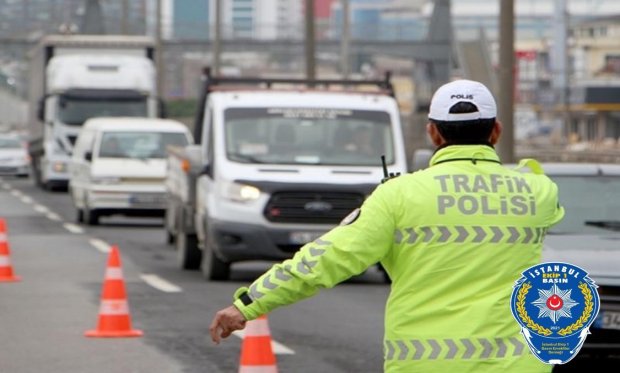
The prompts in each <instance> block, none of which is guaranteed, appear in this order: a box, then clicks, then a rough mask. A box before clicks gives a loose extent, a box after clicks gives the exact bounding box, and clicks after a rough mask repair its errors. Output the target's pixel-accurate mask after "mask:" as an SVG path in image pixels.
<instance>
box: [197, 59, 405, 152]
mask: <svg viewBox="0 0 620 373" xmlns="http://www.w3.org/2000/svg"><path fill="white" fill-rule="evenodd" d="M391 76H392V73H391V71H386V72H385V77H384V79H382V80H339V79H295V78H260V77H221V76H213V75H212V73H211V68H210V67H204V68H203V70H202V79H201V80H202V81H201V92H200V95H199V101H198V108H197V112H196V117H195V122H194V139H195V141H196V143H200V141H201V139H202V124H203V120H204V111H205V105H206V101H207V96H208V94H209V93H210V92H213V91H215V90H224V88H223V87H224V86H229V87H230V86H243V85H245V86H248V85H251V86H257V87H260V88H261V89H276V88H275V87H274V86H275V85H283V84H284V85H289V86H302V87H307V88H310V89H316V88H317V87H323V89H329V88H330V87H332V88H333V87H364V86H365V87H372V86H374V87H375V88H377V89H378V90H375V91H370V92H373V93H384V94H387V95H389V96H391V97H394V87H393V85H392V82H391V80H390V79H391ZM289 89H290V88H289ZM362 92H366V91H362Z"/></svg>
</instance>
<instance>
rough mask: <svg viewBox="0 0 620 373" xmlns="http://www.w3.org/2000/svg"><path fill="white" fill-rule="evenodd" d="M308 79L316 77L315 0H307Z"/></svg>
mask: <svg viewBox="0 0 620 373" xmlns="http://www.w3.org/2000/svg"><path fill="white" fill-rule="evenodd" d="M305 23H306V79H310V80H313V79H315V78H316V73H315V61H314V48H315V45H314V0H306V20H305Z"/></svg>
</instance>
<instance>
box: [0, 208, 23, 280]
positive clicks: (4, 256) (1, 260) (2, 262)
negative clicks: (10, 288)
mask: <svg viewBox="0 0 620 373" xmlns="http://www.w3.org/2000/svg"><path fill="white" fill-rule="evenodd" d="M6 232H7V231H6V222H5V221H4V219H2V218H0V282H15V281H19V280H20V278H19V276H15V275H14V274H13V267H12V266H11V250H10V249H9V242H8V241H7V236H6Z"/></svg>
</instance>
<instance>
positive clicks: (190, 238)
mask: <svg viewBox="0 0 620 373" xmlns="http://www.w3.org/2000/svg"><path fill="white" fill-rule="evenodd" d="M175 246H176V250H177V262H178V263H179V267H181V269H190V270H194V269H199V268H200V262H201V259H202V251H200V249H199V248H198V238H197V237H196V235H195V234H188V233H185V232H179V234H178V235H177V238H176V242H175Z"/></svg>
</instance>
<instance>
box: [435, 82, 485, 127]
mask: <svg viewBox="0 0 620 373" xmlns="http://www.w3.org/2000/svg"><path fill="white" fill-rule="evenodd" d="M459 102H471V103H472V104H474V105H476V107H477V108H478V111H476V112H473V113H463V114H451V113H450V108H451V107H452V106H454V105H455V104H457V103H459ZM496 116H497V106H496V105H495V99H494V98H493V95H492V94H491V92H490V91H489V89H488V88H487V87H485V86H484V84H482V83H480V82H475V81H473V80H466V79H462V80H455V81H453V82H450V83H447V84H444V85H442V86H441V87H439V89H438V90H437V92H435V94H434V95H433V99H432V100H431V107H430V110H429V113H428V117H429V118H430V119H433V120H437V121H445V122H450V121H461V120H476V119H491V118H495V117H496Z"/></svg>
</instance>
